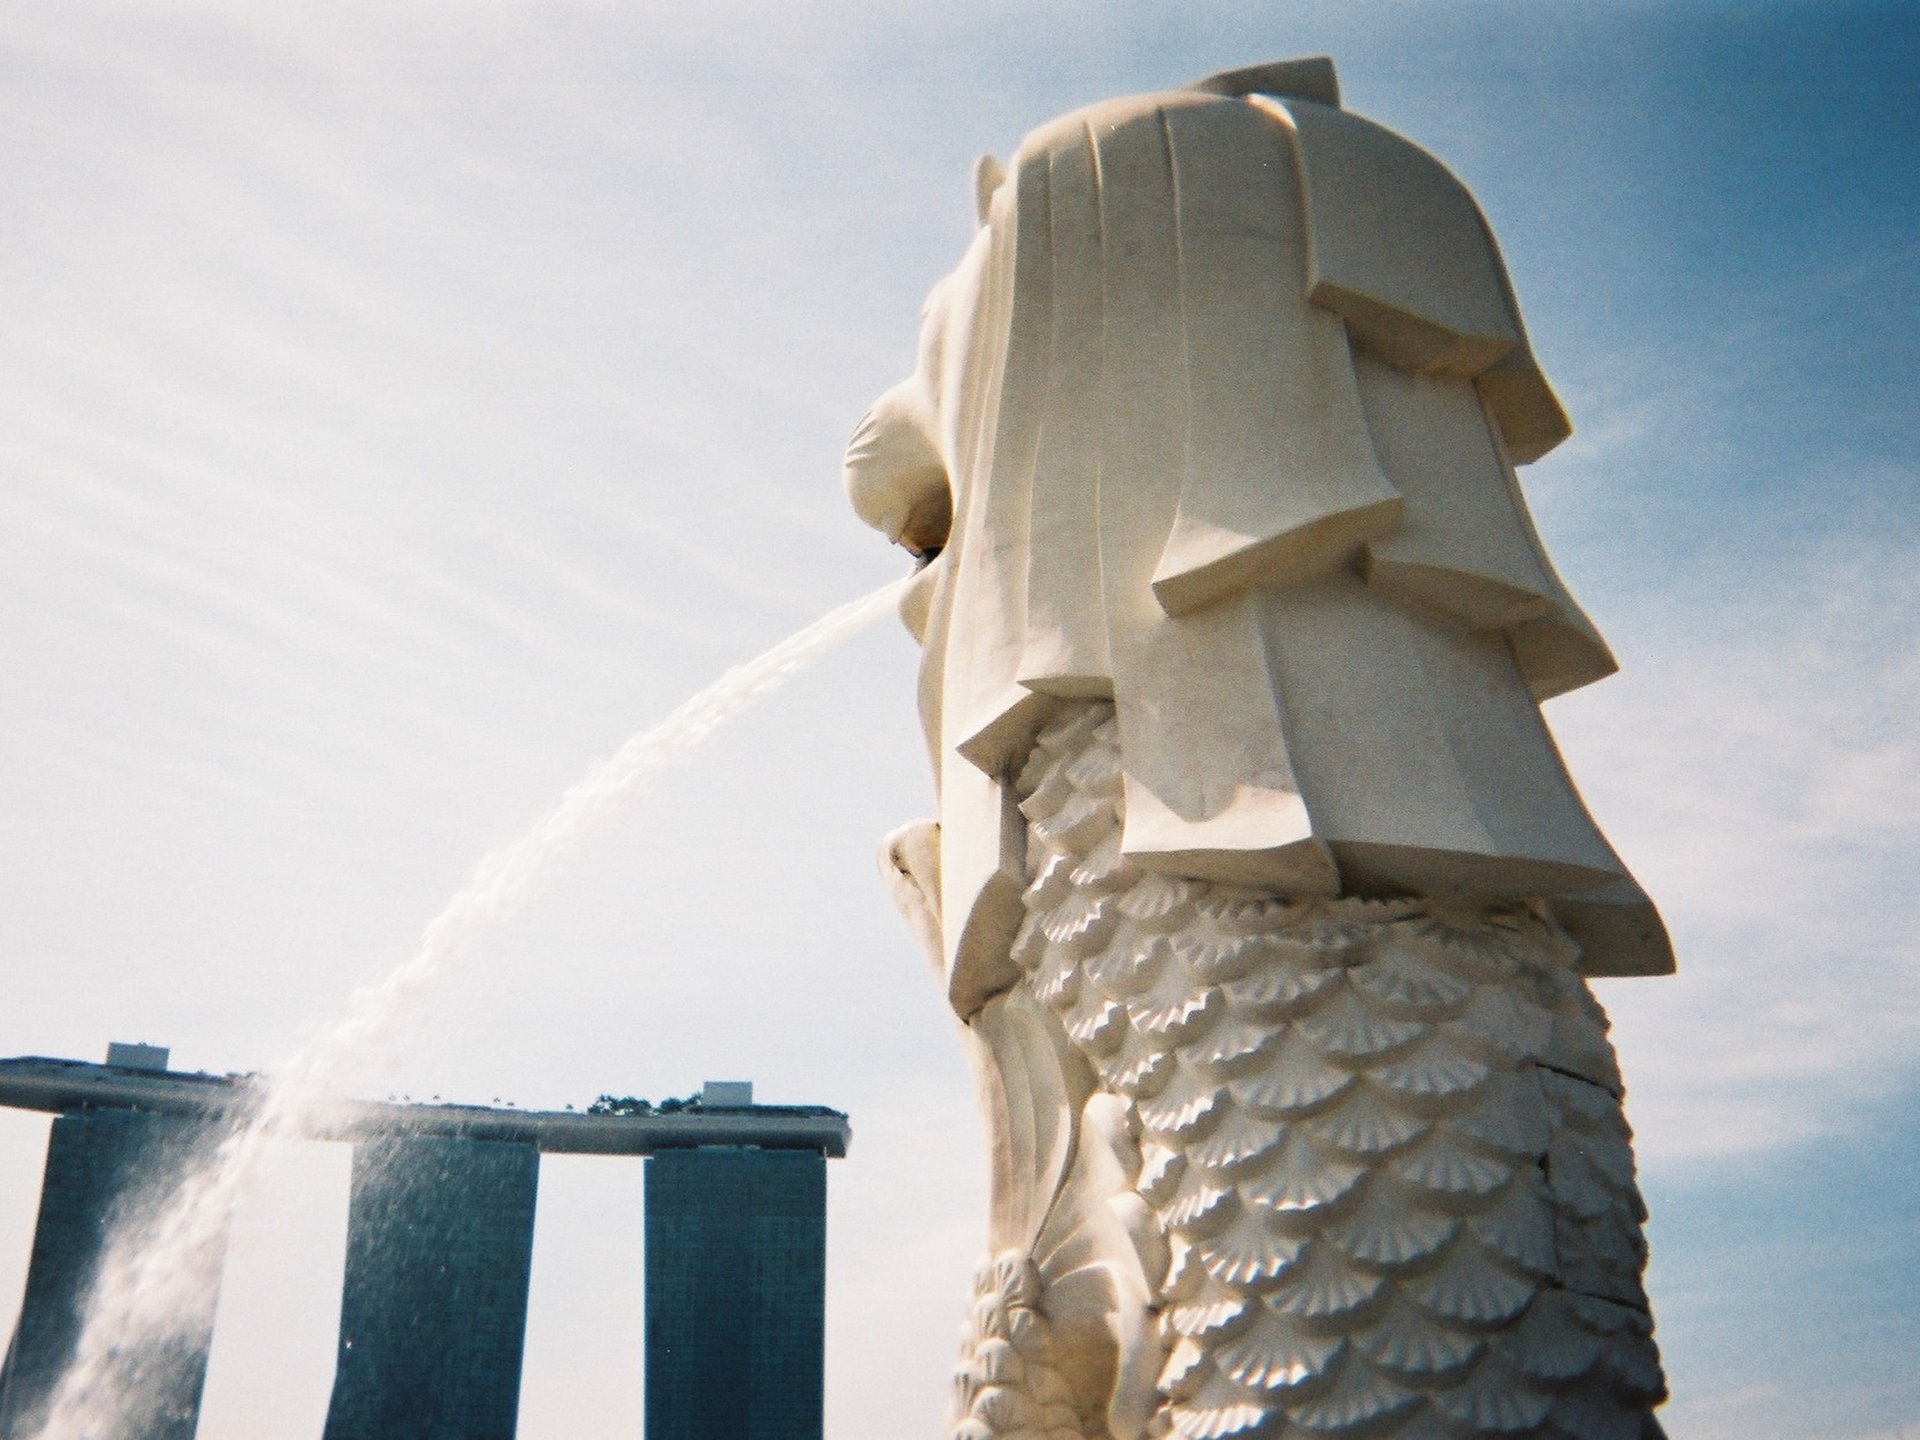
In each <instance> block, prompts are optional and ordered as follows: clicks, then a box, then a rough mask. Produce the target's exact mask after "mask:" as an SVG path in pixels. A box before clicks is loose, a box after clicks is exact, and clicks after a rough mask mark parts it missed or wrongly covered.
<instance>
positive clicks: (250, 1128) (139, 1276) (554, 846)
mask: <svg viewBox="0 0 1920 1440" xmlns="http://www.w3.org/2000/svg"><path fill="white" fill-rule="evenodd" d="M905 583H906V582H905V581H895V582H892V583H890V584H888V585H885V586H882V587H881V588H880V589H878V590H876V591H874V592H873V593H872V594H871V595H868V596H866V597H865V598H863V599H860V600H855V601H853V602H851V603H850V604H847V605H842V606H841V607H839V608H838V609H836V610H833V611H830V612H829V613H827V614H826V615H823V616H822V617H821V618H820V619H818V620H816V621H814V622H813V624H811V625H809V626H807V627H806V628H805V629H804V630H801V631H799V632H798V633H796V634H794V635H793V636H791V637H789V638H788V639H786V640H783V641H782V642H781V643H780V644H778V645H776V646H774V647H773V649H771V650H769V651H767V652H766V653H765V654H764V655H761V656H760V657H759V658H758V659H756V660H750V661H748V662H747V663H746V664H744V665H737V666H735V667H734V668H733V669H731V670H729V671H727V673H726V674H724V675H722V676H721V677H720V678H719V679H718V680H717V681H715V682H714V683H713V684H712V685H709V686H708V687H707V688H706V689H704V690H702V691H700V692H699V693H698V694H697V695H695V696H693V697H692V698H691V699H690V700H688V701H686V702H685V703H684V704H683V705H681V706H680V707H679V709H677V710H675V711H674V712H673V713H672V714H670V715H668V716H667V717H666V719H664V720H662V721H661V722H660V723H659V724H657V725H654V726H652V727H651V728H649V729H646V730H643V731H641V732H640V733H639V734H638V735H635V736H634V737H633V738H632V739H631V740H629V741H627V743H626V744H624V745H623V746H621V747H620V749H619V750H618V751H617V752H616V753H615V754H613V755H612V756H610V757H609V758H607V759H606V760H603V761H601V762H600V763H599V764H598V765H596V766H594V768H593V769H592V770H591V771H589V772H588V773H587V776H586V778H584V779H583V780H581V781H580V782H579V783H578V784H576V785H575V786H574V787H573V788H572V789H570V790H568V791H567V792H566V794H565V795H563V796H562V797H561V799H560V802H559V804H557V805H555V806H554V807H553V809H552V810H550V811H549V812H548V813H547V814H546V815H545V816H544V817H543V818H542V819H541V820H540V821H539V822H538V823H537V824H535V825H534V826H533V828H532V829H530V830H529V831H527V832H526V834H524V835H522V836H521V837H520V838H519V839H518V840H515V841H514V842H513V843H512V844H510V845H507V846H504V847H503V848H501V849H499V850H496V851H495V852H494V853H493V854H491V855H489V856H488V857H487V858H486V859H485V860H483V861H482V862H481V864H480V866H479V868H478V869H477V870H476V871H475V872H474V874H473V878H472V879H470V880H469V881H468V882H467V883H466V885H465V886H464V887H462V889H461V890H460V891H459V892H458V893H457V894H456V895H454V897H453V898H452V899H451V900H450V901H448V902H447V905H446V908H445V909H443V910H441V912H440V913H439V914H438V915H436V916H435V917H434V918H433V920H432V921H431V922H430V923H429V924H428V925H427V927H426V930H425V931H424V932H423V933H422V935H421V937H420V944H419V946H418V948H416V949H415V951H414V952H413V954H412V956H411V957H410V958H408V959H407V960H406V961H405V962H404V963H402V964H401V965H399V966H398V967H397V968H395V969H394V970H393V971H392V972H391V973H390V974H389V975H388V976H387V977H386V978H385V979H384V980H382V981H380V982H379V983H377V984H373V985H367V986H363V987H362V988H360V989H358V990H356V991H354V992H353V994H352V995H351V997H349V999H348V1001H347V1004H346V1008H345V1010H344V1011H343V1013H342V1014H340V1015H339V1016H338V1017H337V1018H336V1019H334V1020H333V1021H332V1022H331V1023H329V1024H326V1025H324V1026H322V1027H320V1028H318V1029H317V1030H315V1031H314V1032H313V1034H312V1035H311V1036H310V1037H309V1038H308V1039H307V1040H306V1041H305V1042H304V1043H303V1044H302V1045H301V1046H300V1047H299V1049H298V1050H296V1051H295V1052H294V1054H292V1055H291V1056H289V1057H288V1058H287V1060H286V1062H285V1063H284V1064H283V1065H281V1066H280V1068H279V1069H278V1070H277V1071H275V1072H274V1073H273V1075H272V1076H271V1077H270V1079H269V1080H268V1081H267V1082H266V1083H265V1084H264V1085H262V1086H260V1087H257V1088H258V1094H257V1096H256V1099H255V1101H254V1103H253V1104H252V1105H251V1107H250V1108H249V1109H248V1110H247V1112H246V1113H245V1114H244V1115H242V1116H239V1117H236V1118H235V1119H234V1121H233V1122H232V1125H231V1127H230V1128H229V1129H228V1130H227V1131H226V1132H225V1133H224V1135H222V1136H221V1137H220V1138H219V1140H218V1141H217V1142H216V1143H215V1144H213V1146H212V1147H211V1148H210V1150H209V1151H208V1153H207V1155H206V1157H205V1159H204V1161H203V1162H202V1163H200V1164H198V1165H196V1166H194V1167H192V1168H191V1170H190V1172H189V1174H188V1175H187V1178H186V1179H185V1180H184V1181H183V1182H182V1183H181V1184H180V1185H179V1187H178V1188H177V1189H176V1190H174V1191H173V1192H172V1193H171V1194H169V1195H165V1196H161V1197H157V1198H155V1199H154V1200H153V1201H151V1202H149V1203H147V1204H145V1205H141V1206H136V1207H134V1208H132V1209H131V1210H129V1211H128V1212H127V1213H126V1214H123V1215H119V1216H117V1217H116V1218H115V1223H114V1226H113V1233H112V1234H111V1235H110V1236H109V1238H108V1240H107V1243H106V1245H105V1247H104V1251H103V1254H102V1256H101V1261H100V1267H99V1270H98V1273H97V1274H96V1276H95V1279H94V1284H93V1289H92V1292H91V1293H90V1295H89V1296H88V1301H87V1307H86V1314H85V1318H84V1322H83V1325H82V1329H81V1334H80V1340H79V1343H78V1345H77V1347H76V1349H75V1352H74V1357H73V1360H72V1362H71V1363H70V1364H69V1366H68V1368H67V1370H66V1373H65V1374H64V1375H63V1376H62V1377H61V1379H60V1383H59V1385H58V1386H57V1387H56V1388H55V1390H54V1393H53V1396H52V1399H51V1402H50V1405H49V1408H48V1411H47V1415H46V1418H45V1420H44V1421H43V1422H42V1424H41V1426H40V1429H39V1430H38V1431H37V1432H36V1433H35V1435H34V1437H33V1440H146V1437H147V1436H149V1435H151V1434H153V1433H154V1432H155V1430H156V1429H157V1428H158V1426H157V1425H156V1424H155V1421H156V1419H157V1417H156V1416H155V1415H154V1413H153V1411H152V1408H151V1407H153V1406H154V1405H156V1404H161V1403H164V1402H165V1397H164V1395H162V1394H161V1393H159V1388H157V1387H156V1386H155V1385H154V1384H153V1383H151V1382H152V1379H153V1375H154V1372H155V1371H156V1369H158V1368H159V1367H161V1366H163V1365H164V1363H165V1357H166V1356H167V1355H168V1353H169V1352H170V1351H171V1350H172V1349H173V1348H175V1347H177V1346H178V1345H179V1344H181V1343H182V1342H183V1341H184V1340H185V1338H186V1337H185V1336H184V1335H182V1334H181V1333H180V1330H179V1326H180V1324H181V1319H180V1317H183V1316H185V1315H187V1314H189V1313H191V1311H192V1308H193V1307H192V1305H191V1304H190V1303H189V1297H191V1296H193V1295H195V1294H197V1293H202V1290H201V1287H203V1286H204V1285H205V1283H206V1282H205V1279H204V1277H205V1275H206V1274H207V1267H208V1266H217V1265H218V1264H219V1255H220V1251H221V1249H222V1248H223V1238H222V1237H223V1236H224V1234H225V1229H226V1220H227V1216H228V1215H229V1214H230V1213H231V1211H232V1208H233V1204H234V1201H235V1198H236V1197H237V1196H238V1194H239V1192H240V1190H241V1187H242V1186H243V1185H244V1183H245V1181H246V1179H247V1177H248V1175H249V1174H250V1173H251V1172H252V1170H253V1168H254V1166H255V1164H256V1163H257V1162H258V1160H259V1158H260V1155H261V1151H262V1147H263V1146H264V1145H265V1143H266V1142H267V1141H268V1140H270V1139H272V1138H273V1137H274V1136H276V1135H298V1134H301V1133H303V1132H304V1131H305V1130H306V1129H308V1128H309V1122H310V1121H311V1120H312V1119H314V1118H316V1117H317V1112H318V1111H319V1110H320V1109H321V1108H322V1107H324V1106H325V1105H326V1104H327V1103H328V1101H329V1100H330V1099H332V1098H333V1097H334V1095H335V1094H336V1086H337V1085H338V1084H339V1083H340V1082H341V1080H342V1079H343V1077H345V1076H346V1075H348V1074H350V1073H352V1072H353V1071H355V1070H357V1068H358V1067H359V1066H360V1065H361V1064H362V1063H364V1061H365V1060H366V1059H367V1058H368V1057H370V1056H375V1055H378V1054H379V1053H381V1051H382V1049H383V1047H384V1046H385V1044H386V1043H387V1040H388V1037H389V1035H390V1033H391V1031H392V1028H393V1024H394V1021H395V1019H396V1018H397V1017H398V1016H399V1014H400V1013H401V1011H402V1010H403V1008H404V1007H405V1006H406V1004H407V1003H408V1002H409V1001H410V1000H412V999H413V998H414V997H416V996H417V995H419V994H420V993H421V991H422V990H424V989H425V988H426V987H427V986H428V985H430V984H431V983H432V982H433V981H434V980H436V979H437V978H438V977H439V976H440V975H441V974H443V973H444V972H445V970H446V968H447V966H448V965H449V964H450V963H452V962H453V961H454V960H455V959H456V958H458V957H459V956H460V955H461V954H462V953H463V952H465V951H466V950H467V949H468V948H469V947H470V946H472V945H473V944H474V943H475V942H476V941H477V940H479V939H480V937H481V936H482V935H484V934H485V933H486V932H487V931H488V930H489V929H491V928H492V927H493V926H495V925H498V924H500V923H501V922H502V921H504V920H506V919H507V918H508V917H510V916H511V915H513V914H515V913H516V912H517V911H519V910H520V908H521V907H522V906H524V905H525V904H526V903H527V901H528V900H529V899H530V898H531V897H532V896H533V894H534V893H535V891H536V889H537V887H538V885H539V883H540V882H541V881H542V880H543V879H544V878H545V877H546V876H547V875H549V874H550V873H552V872H553V871H554V870H555V869H556V868H557V867H558V866H559V865H561V864H562V863H564V862H565V860H566V859H567V858H568V857H569V856H570V855H572V854H573V852H574V851H575V850H576V849H577V848H578V846H579V845H580V843H581V841H583V840H584V839H585V838H586V836H587V835H588V833H589V832H590V831H591V830H592V829H593V827H594V826H595V825H597V824H598V823H599V822H600V821H602V820H604V819H606V818H607V817H608V816H610V815H612V814H613V813H614V812H615V811H617V810H619V809H620V808H622V807H623V806H625V805H626V804H628V803H630V802H631V801H632V800H633V799H634V798H635V797H637V796H638V795H639V794H641V793H642V792H643V791H645V790H646V788H647V787H648V786H649V785H650V784H651V783H652V782H653V781H654V780H655V779H657V778H658V777H659V776H660V775H662V774H664V773H665V772H667V771H669V770H671V769H673V768H675V767H676V766H678V765H680V764H681V763H683V762H684V761H685V760H686V759H687V757H688V756H690V755H691V754H692V753H693V751H694V750H696V749H697V748H698V747H699V746H700V745H701V743H702V742H704V741H705V740H706V739H707V738H708V737H709V736H710V735H712V734H713V733H714V731H716V730H718V729H719V728H720V727H721V726H722V725H724V724H726V723H727V721H729V720H731V719H733V718H734V716H736V715H738V714H740V713H741V712H742V711H744V710H746V709H747V708H748V707H749V706H751V705H753V704H754V702H756V701H757V700H759V699H761V698H762V697H764V696H765V695H767V694H769V693H770V692H772V691H773V690H775V689H777V688H778V687H779V686H780V685H781V684H783V683H784V682H785V681H786V680H788V679H789V678H790V677H792V676H793V675H795V674H796V673H798V672H799V671H801V670H803V669H805V668H806V667H807V666H808V665H809V664H811V663H812V662H813V661H814V660H815V659H817V658H818V657H819V656H821V655H822V654H824V653H825V652H826V651H827V650H829V649H830V648H832V646H834V645H835V644H837V643H838V642H839V641H841V640H843V639H845V638H846V637H847V636H849V635H851V634H853V633H854V632H855V631H856V630H859V629H861V628H862V627H864V626H866V625H867V624H869V623H871V622H872V621H873V620H874V619H875V618H876V617H878V616H879V615H880V614H881V613H883V612H884V611H886V610H888V609H889V608H891V606H892V605H893V603H894V602H895V600H896V599H897V598H898V595H899V592H900V590H901V588H902V587H903V586H904V585H905Z"/></svg>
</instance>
